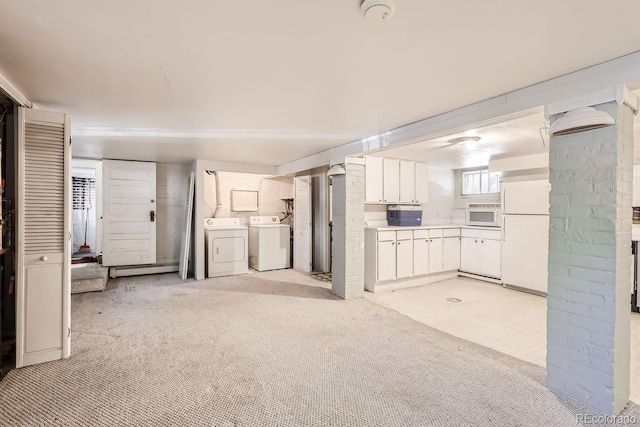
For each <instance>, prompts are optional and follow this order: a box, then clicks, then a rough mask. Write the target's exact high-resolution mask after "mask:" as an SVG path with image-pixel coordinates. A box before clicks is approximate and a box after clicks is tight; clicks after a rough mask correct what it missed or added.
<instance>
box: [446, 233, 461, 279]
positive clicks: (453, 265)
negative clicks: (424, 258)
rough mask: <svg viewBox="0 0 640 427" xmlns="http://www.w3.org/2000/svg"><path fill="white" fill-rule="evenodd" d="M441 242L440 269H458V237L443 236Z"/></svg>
mask: <svg viewBox="0 0 640 427" xmlns="http://www.w3.org/2000/svg"><path fill="white" fill-rule="evenodd" d="M442 244H443V248H442V255H443V259H442V270H443V271H451V270H458V269H459V268H460V238H459V237H445V239H444V240H443V242H442Z"/></svg>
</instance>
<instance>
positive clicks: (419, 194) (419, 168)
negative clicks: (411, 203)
mask: <svg viewBox="0 0 640 427" xmlns="http://www.w3.org/2000/svg"><path fill="white" fill-rule="evenodd" d="M428 188H429V176H428V168H427V164H426V163H417V162H416V167H415V189H416V203H420V204H424V203H427V201H428V198H429V197H428V195H429V192H428Z"/></svg>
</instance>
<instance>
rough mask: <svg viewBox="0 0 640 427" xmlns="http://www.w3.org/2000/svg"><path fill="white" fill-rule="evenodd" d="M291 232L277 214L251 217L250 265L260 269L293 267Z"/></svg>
mask: <svg viewBox="0 0 640 427" xmlns="http://www.w3.org/2000/svg"><path fill="white" fill-rule="evenodd" d="M290 233H291V231H290V228H289V226H288V225H284V224H280V218H278V217H277V216H252V217H249V266H250V267H251V268H253V269H256V270H258V271H267V270H279V269H282V268H291V262H290V259H291V258H290V257H291V237H290Z"/></svg>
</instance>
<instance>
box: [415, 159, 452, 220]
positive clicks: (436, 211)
mask: <svg viewBox="0 0 640 427" xmlns="http://www.w3.org/2000/svg"><path fill="white" fill-rule="evenodd" d="M428 185H429V201H428V203H427V204H425V205H423V207H422V212H423V216H422V223H423V224H424V223H426V222H431V223H437V222H448V221H451V214H452V212H451V211H452V209H453V208H454V206H455V173H454V171H453V170H451V169H446V168H437V167H429V174H428Z"/></svg>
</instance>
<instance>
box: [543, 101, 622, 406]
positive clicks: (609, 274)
mask: <svg viewBox="0 0 640 427" xmlns="http://www.w3.org/2000/svg"><path fill="white" fill-rule="evenodd" d="M597 108H599V109H602V110H605V111H607V112H609V113H610V114H612V115H613V117H614V118H616V125H615V126H610V127H606V128H601V129H597V130H593V131H585V132H579V133H575V134H570V135H564V136H555V137H551V141H550V152H549V160H550V182H551V185H552V190H551V194H550V205H551V207H550V226H549V291H548V300H547V301H548V302H547V304H548V311H547V385H548V387H549V388H551V389H552V390H554V391H557V392H559V393H561V394H564V395H566V396H569V397H572V398H574V399H577V400H579V401H581V402H584V403H586V404H588V405H589V406H591V407H593V408H595V409H597V410H599V411H601V412H603V413H606V414H610V415H611V414H617V413H619V412H620V411H621V410H622V409H623V408H624V406H625V405H626V404H627V401H628V396H629V342H630V326H629V321H630V319H629V316H630V307H629V304H630V292H631V291H630V289H631V247H630V244H631V201H632V197H631V196H632V178H633V174H632V159H633V133H632V132H633V113H632V112H631V110H630V109H629V108H628V107H626V106H624V105H622V106H619V105H618V104H616V103H609V104H603V105H600V106H598V107H597Z"/></svg>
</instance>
